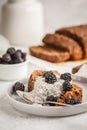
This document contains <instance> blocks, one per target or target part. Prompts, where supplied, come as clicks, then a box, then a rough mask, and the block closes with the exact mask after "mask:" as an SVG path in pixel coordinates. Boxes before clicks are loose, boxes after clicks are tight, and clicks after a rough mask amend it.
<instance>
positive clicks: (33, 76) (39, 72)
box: [28, 70, 60, 92]
mask: <svg viewBox="0 0 87 130" xmlns="http://www.w3.org/2000/svg"><path fill="white" fill-rule="evenodd" d="M45 72H46V71H45V70H35V71H34V72H33V73H32V74H31V76H30V77H29V82H28V91H29V92H30V91H32V90H33V89H34V83H35V81H36V78H37V77H38V76H42V75H43V74H44V73H45ZM53 73H54V74H56V75H60V73H59V72H58V71H55V70H54V71H53Z"/></svg>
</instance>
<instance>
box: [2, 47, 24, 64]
mask: <svg viewBox="0 0 87 130" xmlns="http://www.w3.org/2000/svg"><path fill="white" fill-rule="evenodd" d="M24 61H26V53H24V52H22V51H21V50H15V48H13V47H11V48H8V50H7V51H6V53H5V54H3V56H2V57H0V64H17V63H22V62H24Z"/></svg>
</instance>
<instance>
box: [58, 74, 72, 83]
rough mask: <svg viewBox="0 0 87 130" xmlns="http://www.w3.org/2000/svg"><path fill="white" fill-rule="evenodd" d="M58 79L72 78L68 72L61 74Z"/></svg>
mask: <svg viewBox="0 0 87 130" xmlns="http://www.w3.org/2000/svg"><path fill="white" fill-rule="evenodd" d="M60 79H63V80H67V81H71V80H72V78H71V74H70V73H64V74H61V76H60Z"/></svg>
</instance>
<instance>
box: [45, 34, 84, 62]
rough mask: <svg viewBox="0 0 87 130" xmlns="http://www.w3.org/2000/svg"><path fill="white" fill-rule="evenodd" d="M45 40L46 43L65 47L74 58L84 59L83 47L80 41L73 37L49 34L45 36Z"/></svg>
mask: <svg viewBox="0 0 87 130" xmlns="http://www.w3.org/2000/svg"><path fill="white" fill-rule="evenodd" d="M43 42H44V43H45V44H46V45H53V46H56V47H63V48H65V49H67V50H68V51H69V52H70V55H71V59H72V60H80V59H82V55H83V52H82V48H81V47H80V46H79V45H78V43H77V42H76V41H75V40H73V39H71V38H68V37H66V36H64V35H60V34H47V35H46V36H45V37H44V38H43Z"/></svg>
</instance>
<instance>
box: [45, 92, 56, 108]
mask: <svg viewBox="0 0 87 130" xmlns="http://www.w3.org/2000/svg"><path fill="white" fill-rule="evenodd" d="M46 101H52V102H57V97H54V96H53V95H50V96H48V97H47V99H46ZM48 104H49V105H50V106H55V104H53V103H48Z"/></svg>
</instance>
